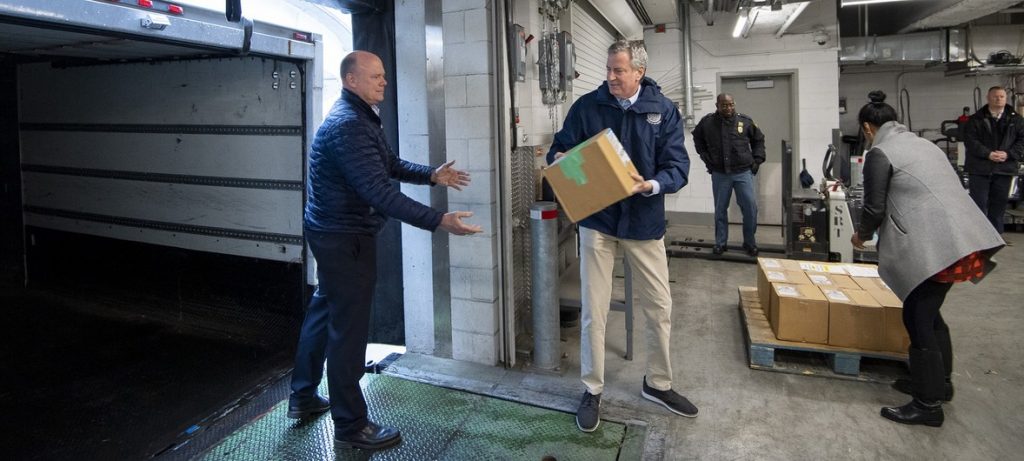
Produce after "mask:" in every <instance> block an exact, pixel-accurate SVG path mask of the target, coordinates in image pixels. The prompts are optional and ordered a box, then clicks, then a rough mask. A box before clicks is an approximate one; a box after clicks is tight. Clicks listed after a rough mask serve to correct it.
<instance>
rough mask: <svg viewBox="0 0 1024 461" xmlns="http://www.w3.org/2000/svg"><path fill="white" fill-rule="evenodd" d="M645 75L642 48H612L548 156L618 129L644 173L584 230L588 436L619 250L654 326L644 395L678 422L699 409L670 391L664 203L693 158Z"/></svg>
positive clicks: (667, 104) (672, 112)
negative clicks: (603, 71) (597, 82)
mask: <svg viewBox="0 0 1024 461" xmlns="http://www.w3.org/2000/svg"><path fill="white" fill-rule="evenodd" d="M646 70H647V51H646V50H645V49H644V46H643V43H642V42H629V41H619V42H616V43H614V44H613V45H612V46H611V47H609V48H608V62H607V75H606V78H607V80H606V82H605V83H604V84H603V85H601V86H600V87H598V89H597V90H595V91H592V92H590V93H587V94H586V95H583V96H582V97H581V98H580V99H579V100H577V101H576V102H575V103H574V104H573V105H572V108H570V109H569V114H568V115H567V116H566V119H565V123H564V125H563V126H562V130H561V131H559V132H558V133H557V134H556V135H555V141H554V143H553V144H552V145H551V150H550V151H549V152H548V158H547V159H548V163H551V162H552V161H554V160H555V159H556V158H558V157H560V156H561V155H562V153H563V152H565V151H567V150H569V149H571V148H572V147H574V146H575V145H577V144H579V143H580V142H583V141H585V140H587V139H588V138H590V137H591V136H593V135H595V134H597V133H598V132H600V131H601V130H603V129H605V128H611V130H612V131H613V132H615V135H616V136H617V137H618V138H619V141H620V142H621V143H622V146H623V147H624V148H625V150H626V152H627V153H628V154H629V157H630V159H631V160H632V162H633V165H635V166H636V169H637V171H638V172H639V173H640V175H634V176H633V180H634V181H635V185H634V186H633V195H632V196H631V197H628V198H626V199H624V200H622V201H620V202H618V203H615V204H613V205H611V206H608V207H607V208H605V209H603V210H601V211H599V212H597V213H595V214H594V215H591V216H590V217H588V218H586V219H584V220H582V221H580V280H581V281H582V284H581V286H582V287H583V290H582V293H581V298H582V305H583V308H582V322H581V327H580V334H581V338H580V376H581V378H582V380H583V384H584V385H585V386H586V388H587V389H586V391H585V392H584V393H583V399H582V400H581V402H580V406H579V408H578V409H577V411H576V425H577V426H578V427H579V428H580V430H582V431H584V432H592V431H594V430H596V429H597V426H598V424H600V421H601V420H600V405H601V393H602V391H603V390H604V348H605V344H604V333H605V325H606V322H607V319H608V310H609V305H610V302H611V282H612V266H613V265H614V261H615V253H616V251H617V249H621V250H622V251H623V253H624V254H625V255H626V258H627V259H628V260H629V263H630V264H631V265H632V267H633V273H634V274H636V276H637V287H638V289H639V292H640V301H641V303H640V305H641V306H642V307H643V309H644V314H645V315H646V317H647V344H648V347H647V374H646V375H645V376H644V379H643V384H642V388H641V389H642V390H641V395H642V396H643V397H644V398H646V399H648V400H652V401H654V402H656V403H659V404H661V405H663V406H665V408H667V409H669V410H670V411H672V412H674V413H676V414H679V415H682V416H688V417H695V416H697V408H696V407H695V406H693V404H691V403H690V401H689V400H687V399H686V398H685V397H683V396H681V395H679V394H677V393H676V392H675V391H673V390H672V366H671V360H670V359H669V336H670V334H671V330H672V295H671V293H670V292H669V287H668V259H667V257H666V255H665V194H671V193H673V192H676V191H678V190H679V189H681V188H682V187H683V186H685V185H686V180H687V175H688V174H689V171H690V159H689V156H688V155H687V154H686V148H685V147H684V146H683V121H682V119H681V117H680V116H679V110H678V109H677V108H676V106H675V104H673V103H672V101H670V100H669V99H668V98H666V97H665V96H663V95H662V94H661V90H660V88H659V87H658V85H657V84H656V83H655V82H654V80H651V79H650V78H647V77H645V76H644V73H645V72H646ZM645 178H649V179H645Z"/></svg>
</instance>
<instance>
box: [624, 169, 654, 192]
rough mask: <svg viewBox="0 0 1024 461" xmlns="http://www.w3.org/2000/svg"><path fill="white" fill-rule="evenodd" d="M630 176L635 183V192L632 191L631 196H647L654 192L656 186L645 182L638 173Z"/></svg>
mask: <svg viewBox="0 0 1024 461" xmlns="http://www.w3.org/2000/svg"><path fill="white" fill-rule="evenodd" d="M629 176H630V177H632V178H633V181H634V182H633V190H632V191H630V194H631V195H636V194H647V193H650V192H651V191H652V190H654V185H652V184H651V183H650V182H649V181H646V180H644V177H643V176H640V175H638V174H636V173H630V174H629Z"/></svg>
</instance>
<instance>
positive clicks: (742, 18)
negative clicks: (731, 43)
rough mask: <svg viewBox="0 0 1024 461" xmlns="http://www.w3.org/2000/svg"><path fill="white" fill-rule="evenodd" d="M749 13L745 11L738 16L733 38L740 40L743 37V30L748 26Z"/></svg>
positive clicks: (733, 29)
mask: <svg viewBox="0 0 1024 461" xmlns="http://www.w3.org/2000/svg"><path fill="white" fill-rule="evenodd" d="M747 14H748V13H747V11H746V10H744V11H743V12H741V13H740V14H739V15H737V16H736V25H735V26H734V27H733V28H732V38H740V35H743V28H744V27H746V25H747Z"/></svg>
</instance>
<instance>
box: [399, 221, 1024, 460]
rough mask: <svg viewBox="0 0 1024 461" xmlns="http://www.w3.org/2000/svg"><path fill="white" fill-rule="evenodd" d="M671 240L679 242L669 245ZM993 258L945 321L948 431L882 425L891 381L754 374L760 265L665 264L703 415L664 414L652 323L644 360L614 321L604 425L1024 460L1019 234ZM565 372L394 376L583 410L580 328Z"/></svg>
mask: <svg viewBox="0 0 1024 461" xmlns="http://www.w3.org/2000/svg"><path fill="white" fill-rule="evenodd" d="M669 237H670V238H673V237H674V236H673V235H671V234H670V236H669ZM1007 238H1008V240H1011V241H1017V242H1019V243H1018V245H1017V246H1013V247H1007V248H1005V249H1004V250H1003V251H1002V252H1001V253H1000V254H999V255H998V256H997V258H996V259H997V260H998V261H999V263H1000V267H999V268H998V269H997V270H996V271H995V272H994V273H992V274H991V275H990V276H989V277H988V278H987V279H986V280H985V281H984V282H982V283H981V284H980V285H971V284H960V285H958V286H956V287H954V289H953V290H952V291H951V292H950V295H949V297H948V298H947V301H946V303H945V307H944V308H943V310H942V312H943V316H944V317H945V318H946V320H947V322H948V323H949V325H950V327H951V329H952V335H953V342H954V351H955V353H956V356H955V361H954V376H953V381H954V383H955V385H956V398H955V399H954V401H953V402H952V403H950V404H947V405H946V406H945V411H946V422H945V425H944V426H943V427H942V428H939V429H934V428H926V427H918V426H903V425H899V424H896V423H892V422H890V421H888V420H885V419H883V418H882V417H881V416H879V414H878V412H879V409H880V407H882V406H884V405H893V404H903V403H905V402H906V401H907V400H908V397H907V396H904V395H903V394H900V393H898V392H896V391H895V390H892V389H891V388H889V386H888V385H885V384H877V383H867V382H858V381H847V380H839V379H832V378H821V377H811V376H800V375H790V374H782V373H774V372H769V371H761V370H752V369H750V368H749V367H748V365H747V364H748V362H747V360H748V359H747V354H746V348H745V344H744V339H743V333H742V330H741V322H740V320H739V312H738V309H737V291H736V287H737V286H739V285H754V283H755V278H754V277H755V266H754V265H752V264H741V263H734V262H726V261H710V260H702V259H689V258H688V259H677V258H673V259H670V261H669V266H670V274H671V279H672V284H671V287H672V295H673V299H674V302H675V307H674V311H673V315H672V317H673V339H672V345H673V357H672V362H673V371H674V374H675V383H674V387H675V388H676V389H677V390H678V391H679V392H681V393H682V394H684V395H686V396H687V397H688V398H690V400H692V401H693V402H694V404H695V405H697V406H698V407H699V408H700V414H699V416H698V417H697V418H696V419H690V418H683V417H678V416H674V415H671V414H669V413H668V412H667V411H666V410H664V409H663V408H662V407H661V406H659V405H656V404H654V403H651V402H649V401H647V400H644V399H642V398H641V396H640V386H641V378H642V376H643V374H644V357H645V356H646V355H645V354H646V346H645V341H644V338H645V334H646V331H645V328H646V326H645V320H644V318H643V316H642V315H641V314H639V312H638V315H637V318H636V329H635V331H636V343H635V348H636V349H635V354H636V357H635V360H633V361H627V360H625V359H623V358H622V354H623V353H624V351H625V346H624V344H625V333H624V323H623V322H624V320H623V315H622V314H621V313H615V312H613V313H611V314H610V316H609V325H608V354H607V365H606V370H607V371H606V373H607V376H606V381H607V384H606V390H605V394H604V397H603V402H602V405H603V406H602V418H603V419H606V420H611V421H618V422H626V423H632V424H641V425H644V424H645V425H647V429H648V430H647V434H648V436H647V440H646V442H645V449H644V459H654V460H658V459H665V460H679V459H780V460H792V459H840V458H842V459H956V460H966V459H970V460H975V459H1021V458H1022V455H1021V453H1024V439H1022V438H1021V435H1022V434H1024V390H1022V389H1024V387H1022V385H1024V367H1022V365H1024V356H1022V355H1021V347H1020V345H1019V344H1018V343H1017V341H1018V339H1019V338H1020V337H1021V331H1022V330H1024V277H1022V276H1021V274H1022V273H1024V234H1007ZM563 336H564V339H565V342H563V346H564V353H565V354H566V359H565V360H564V361H563V372H562V374H561V375H549V374H543V373H538V372H531V371H529V370H521V369H503V368H500V367H486V366H480V365H475V364H469V363H463V362H456V361H452V360H446V359H441V358H437V357H430V356H424V355H417V354H406V355H405V356H404V357H403V358H402V359H400V360H399V361H397V362H396V363H395V364H394V365H392V366H391V367H390V368H389V369H388V370H387V372H388V373H389V374H394V375H398V376H402V377H406V378H410V379H415V380H419V381H423V382H429V383H433V384H438V385H443V386H447V387H453V388H458V389H464V390H468V391H472V392H478V393H482V394H486V395H492V396H496V397H502V398H507V399H510V400H515V401H521V402H526V403H532V404H535V405H539V406H543V407H548V408H553V409H559V410H563V411H566V412H575V409H576V406H577V404H578V402H579V398H580V395H581V393H582V392H583V389H584V388H583V386H582V384H581V383H580V382H579V330H578V328H576V329H572V330H563Z"/></svg>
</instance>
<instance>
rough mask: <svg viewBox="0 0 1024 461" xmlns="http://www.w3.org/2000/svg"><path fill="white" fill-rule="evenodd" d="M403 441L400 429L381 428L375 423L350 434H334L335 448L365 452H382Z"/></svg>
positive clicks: (367, 424) (370, 423)
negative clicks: (381, 450) (356, 449)
mask: <svg viewBox="0 0 1024 461" xmlns="http://www.w3.org/2000/svg"><path fill="white" fill-rule="evenodd" d="M401 441H402V434H401V433H399V432H398V429H395V428H393V427H387V426H380V425H377V424H376V423H373V422H368V423H366V426H363V428H362V429H360V430H358V431H356V432H352V433H348V434H340V435H339V434H338V432H337V431H335V433H334V447H335V448H362V449H363V450H380V449H382V448H387V447H390V446H392V445H396V444H398V442H401Z"/></svg>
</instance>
